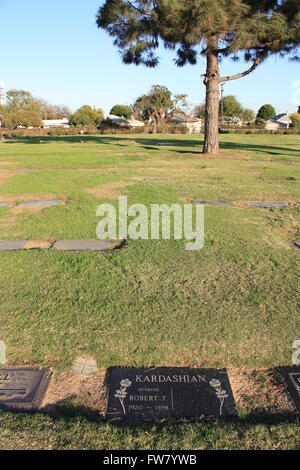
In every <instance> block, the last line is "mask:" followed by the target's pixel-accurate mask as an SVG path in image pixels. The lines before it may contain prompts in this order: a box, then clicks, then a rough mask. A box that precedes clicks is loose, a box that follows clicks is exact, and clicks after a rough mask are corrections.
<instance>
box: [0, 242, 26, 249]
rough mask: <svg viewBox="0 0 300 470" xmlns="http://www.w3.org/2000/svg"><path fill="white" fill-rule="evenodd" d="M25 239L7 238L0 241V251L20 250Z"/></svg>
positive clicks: (23, 246)
mask: <svg viewBox="0 0 300 470" xmlns="http://www.w3.org/2000/svg"><path fill="white" fill-rule="evenodd" d="M26 243H27V240H7V241H0V251H13V250H22V249H23V248H25V245H26Z"/></svg>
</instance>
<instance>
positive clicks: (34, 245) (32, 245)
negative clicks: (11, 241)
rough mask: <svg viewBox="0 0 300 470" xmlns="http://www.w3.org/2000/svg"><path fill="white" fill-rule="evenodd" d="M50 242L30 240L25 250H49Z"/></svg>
mask: <svg viewBox="0 0 300 470" xmlns="http://www.w3.org/2000/svg"><path fill="white" fill-rule="evenodd" d="M51 246H52V242H47V241H43V240H30V241H28V242H27V243H26V245H25V247H24V248H25V250H34V249H43V250H45V249H48V248H51Z"/></svg>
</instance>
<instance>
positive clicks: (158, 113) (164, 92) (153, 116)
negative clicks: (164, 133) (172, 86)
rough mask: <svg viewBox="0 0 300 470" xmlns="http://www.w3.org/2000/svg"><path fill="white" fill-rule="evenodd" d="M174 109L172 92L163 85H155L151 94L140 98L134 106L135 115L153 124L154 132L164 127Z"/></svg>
mask: <svg viewBox="0 0 300 470" xmlns="http://www.w3.org/2000/svg"><path fill="white" fill-rule="evenodd" d="M173 108H174V102H173V100H172V94H171V92H170V91H169V90H168V88H166V87H164V86H161V85H153V86H152V88H151V90H150V91H149V93H147V94H145V95H142V96H140V97H139V98H138V99H137V100H136V101H135V103H134V105H133V111H134V114H135V115H136V116H137V117H139V118H142V119H143V120H144V121H146V122H152V123H153V126H154V132H156V131H157V127H158V126H162V124H163V122H164V120H165V119H166V118H167V117H168V115H169V112H170V111H171V110H172V109H173Z"/></svg>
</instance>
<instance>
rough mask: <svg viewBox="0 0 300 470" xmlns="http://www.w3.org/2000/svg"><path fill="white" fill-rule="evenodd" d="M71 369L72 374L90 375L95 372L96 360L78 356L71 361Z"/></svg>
mask: <svg viewBox="0 0 300 470" xmlns="http://www.w3.org/2000/svg"><path fill="white" fill-rule="evenodd" d="M72 371H73V373H74V374H78V375H83V376H85V377H90V376H92V375H94V374H95V373H96V372H97V362H96V361H95V360H94V359H84V358H82V357H78V358H77V359H75V361H74V363H73V366H72Z"/></svg>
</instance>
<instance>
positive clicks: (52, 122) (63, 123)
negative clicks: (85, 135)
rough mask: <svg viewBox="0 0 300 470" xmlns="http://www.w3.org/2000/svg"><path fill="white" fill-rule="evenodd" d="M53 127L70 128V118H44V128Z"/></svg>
mask: <svg viewBox="0 0 300 470" xmlns="http://www.w3.org/2000/svg"><path fill="white" fill-rule="evenodd" d="M51 127H61V128H63V129H69V127H70V124H69V119H67V118H63V119H44V120H43V128H44V129H50V128H51Z"/></svg>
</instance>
